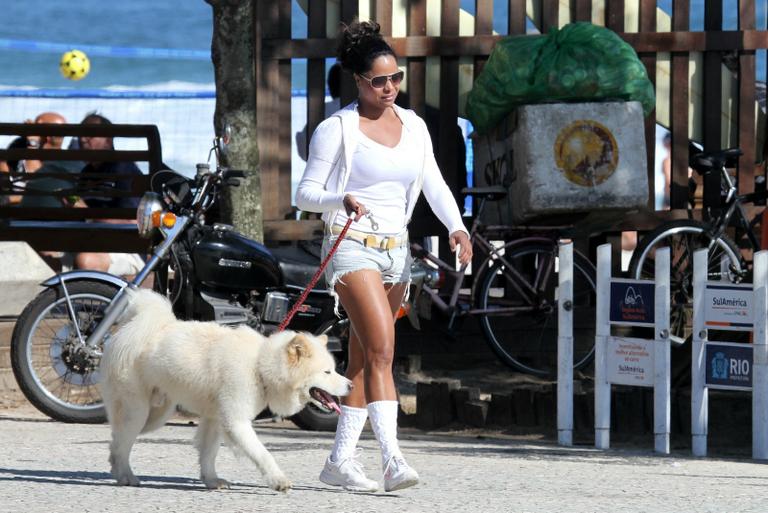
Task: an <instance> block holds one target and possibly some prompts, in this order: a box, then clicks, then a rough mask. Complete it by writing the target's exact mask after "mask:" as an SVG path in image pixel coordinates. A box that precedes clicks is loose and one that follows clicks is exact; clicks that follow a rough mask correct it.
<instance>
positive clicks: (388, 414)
mask: <svg viewBox="0 0 768 513" xmlns="http://www.w3.org/2000/svg"><path fill="white" fill-rule="evenodd" d="M397 407H398V403H397V401H375V402H372V403H368V415H369V416H370V417H371V427H372V428H373V432H374V433H375V434H376V439H377V440H378V441H379V445H380V446H381V464H382V466H384V465H386V464H387V461H389V458H391V457H392V456H396V455H400V454H401V453H400V446H399V445H398V443H397Z"/></svg>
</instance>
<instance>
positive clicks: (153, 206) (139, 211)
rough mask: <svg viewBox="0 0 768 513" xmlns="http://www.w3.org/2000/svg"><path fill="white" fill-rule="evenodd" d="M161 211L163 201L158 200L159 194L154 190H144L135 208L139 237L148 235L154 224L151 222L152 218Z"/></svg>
mask: <svg viewBox="0 0 768 513" xmlns="http://www.w3.org/2000/svg"><path fill="white" fill-rule="evenodd" d="M162 211H163V203H162V201H160V195H159V194H157V193H154V192H145V193H144V196H142V197H141V201H140V202H139V206H138V207H137V208H136V226H137V227H138V229H139V236H140V237H149V235H150V234H151V233H152V230H153V229H154V228H155V226H156V225H155V224H154V223H153V218H156V217H157V216H159V215H160V214H161V213H162Z"/></svg>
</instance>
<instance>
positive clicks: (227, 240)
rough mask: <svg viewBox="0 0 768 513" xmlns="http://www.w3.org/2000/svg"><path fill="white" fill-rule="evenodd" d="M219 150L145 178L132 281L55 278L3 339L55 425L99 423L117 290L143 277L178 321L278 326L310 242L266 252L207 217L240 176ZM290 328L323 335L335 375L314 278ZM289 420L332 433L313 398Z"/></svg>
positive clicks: (337, 321) (310, 266) (333, 338)
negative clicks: (140, 256) (139, 252)
mask: <svg viewBox="0 0 768 513" xmlns="http://www.w3.org/2000/svg"><path fill="white" fill-rule="evenodd" d="M224 148H225V141H224V140H223V139H222V138H216V140H215V141H214V145H213V148H212V149H211V152H212V153H213V154H215V160H216V169H215V170H211V169H210V167H209V165H208V164H198V166H197V173H196V176H195V178H194V179H188V178H186V177H184V176H182V175H180V174H178V173H175V172H173V171H166V170H163V171H159V172H157V173H155V174H154V175H153V176H152V179H151V192H147V193H145V194H144V196H143V198H142V200H141V202H140V204H139V206H138V208H137V213H136V221H137V227H138V230H139V233H140V234H141V235H142V236H145V237H153V244H152V247H153V251H152V256H151V257H150V258H149V259H148V261H147V263H146V265H145V266H144V268H143V269H142V270H141V271H140V272H139V273H138V274H137V275H136V277H135V278H134V279H133V280H132V281H130V282H127V281H125V280H123V279H122V278H120V277H118V276H113V275H111V274H107V273H103V272H97V271H88V270H75V271H71V272H65V273H62V274H58V275H56V276H54V277H52V278H50V279H48V280H46V281H45V282H44V283H43V284H42V286H44V287H45V290H43V291H42V292H41V293H40V294H39V295H38V296H37V297H36V298H35V299H34V300H33V301H32V302H31V303H30V304H29V305H27V307H26V308H25V309H24V311H23V312H22V313H21V315H20V317H19V319H18V320H17V322H16V326H15V328H14V331H13V337H12V340H11V361H12V365H13V372H14V375H15V376H16V380H17V382H18V384H19V387H20V388H21V390H22V391H23V392H24V394H25V395H26V397H27V399H29V401H30V402H31V403H32V404H33V405H34V406H35V407H37V408H38V409H39V410H40V411H42V412H43V413H45V414H46V415H48V416H49V417H51V418H54V419H56V420H59V421H63V422H80V423H101V422H104V421H105V420H106V416H105V411H104V407H103V404H102V401H101V395H100V393H99V390H98V388H97V384H98V382H99V361H100V358H101V354H102V351H103V348H104V345H105V344H108V343H109V337H110V334H111V333H112V332H113V331H114V330H115V329H116V322H117V320H118V318H119V316H120V314H121V313H122V312H123V311H124V309H125V307H126V305H127V299H128V294H124V291H125V289H126V288H135V287H138V286H140V285H141V284H142V283H144V282H145V281H146V279H147V278H148V277H149V276H150V275H152V276H153V278H154V284H153V286H154V288H155V289H156V290H158V291H160V292H162V293H164V294H166V295H167V296H168V297H169V298H170V300H171V301H172V303H173V308H174V312H175V313H176V315H177V317H179V318H180V319H186V320H192V319H194V320H200V321H215V322H217V323H220V324H225V325H239V324H246V325H248V326H251V327H253V328H254V329H256V330H258V331H260V332H262V333H264V334H269V333H271V332H273V331H275V330H276V329H277V327H278V325H279V324H280V322H281V321H282V320H283V318H284V317H285V315H286V314H287V313H288V311H289V310H290V308H291V307H292V306H293V304H294V302H295V301H296V300H297V299H298V297H299V296H300V295H301V293H302V291H303V290H304V287H305V286H306V284H307V283H308V282H309V281H310V278H311V277H312V276H313V275H314V273H315V271H316V270H317V268H318V264H319V258H318V255H317V254H315V252H314V251H313V249H312V248H311V247H308V246H306V245H305V246H304V247H301V246H298V247H287V248H276V249H269V248H267V247H266V246H264V245H262V244H259V243H258V242H254V241H252V240H250V239H248V238H246V237H244V236H242V235H240V234H238V233H237V232H235V231H234V230H233V229H232V227H231V226H229V225H222V224H212V225H211V224H207V223H206V219H205V214H206V212H207V211H208V210H209V209H210V208H211V206H213V205H214V204H215V203H216V200H217V198H218V193H219V191H220V190H221V188H222V186H223V185H225V184H227V185H229V186H237V185H239V182H238V178H243V177H244V176H245V175H244V173H243V172H242V171H235V170H228V169H225V168H223V167H221V166H220V165H219V164H218V163H219V161H220V157H221V152H222V151H223V149H224ZM288 329H293V330H302V331H309V332H313V333H315V334H327V335H328V336H329V342H328V348H329V349H330V350H331V352H333V353H334V356H335V357H336V361H337V364H338V366H339V367H340V368H341V372H343V368H344V367H345V365H346V346H347V340H348V329H349V328H348V320H347V319H346V318H343V317H342V318H339V317H337V316H336V315H335V313H334V300H333V298H332V297H331V296H330V294H329V293H328V292H327V290H326V289H325V284H324V283H323V281H322V280H321V282H320V283H319V284H318V285H317V287H316V288H315V289H314V290H312V292H311V293H310V294H309V297H308V298H307V300H306V302H305V303H304V304H303V305H302V307H301V308H300V309H299V311H298V313H297V314H296V316H295V317H294V318H293V320H292V321H291V323H290V324H289V326H288ZM291 420H292V421H293V422H294V423H295V424H297V425H298V426H299V427H301V428H303V429H313V430H334V429H335V428H336V421H337V417H336V415H335V414H334V413H333V412H331V411H326V410H324V409H322V408H321V407H319V406H315V405H314V404H312V405H309V406H307V407H306V408H305V409H304V410H302V411H301V412H299V413H298V414H296V415H295V416H294V417H292V418H291Z"/></svg>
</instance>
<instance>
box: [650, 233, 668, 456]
mask: <svg viewBox="0 0 768 513" xmlns="http://www.w3.org/2000/svg"><path fill="white" fill-rule="evenodd" d="M655 302H656V305H655V306H656V308H655V312H654V313H655V315H654V319H655V331H656V334H655V337H654V338H655V341H654V344H653V347H654V358H653V373H654V383H653V433H654V442H655V443H654V446H655V450H656V452H658V453H661V454H669V431H670V429H669V424H670V419H671V411H670V405H669V396H670V390H671V380H670V370H669V364H670V362H669V360H670V354H669V350H670V340H669V335H670V333H669V248H661V249H658V250H656V297H655Z"/></svg>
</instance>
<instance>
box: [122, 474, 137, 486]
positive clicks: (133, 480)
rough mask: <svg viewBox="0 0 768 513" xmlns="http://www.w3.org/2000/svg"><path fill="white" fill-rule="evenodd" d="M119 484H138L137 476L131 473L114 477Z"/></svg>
mask: <svg viewBox="0 0 768 513" xmlns="http://www.w3.org/2000/svg"><path fill="white" fill-rule="evenodd" d="M116 480H117V484H118V485H119V486H139V483H140V481H139V478H138V477H136V476H134V475H133V474H126V475H121V476H118V477H117V478H116Z"/></svg>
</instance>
